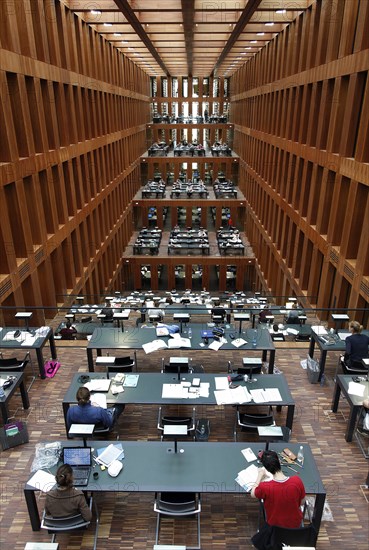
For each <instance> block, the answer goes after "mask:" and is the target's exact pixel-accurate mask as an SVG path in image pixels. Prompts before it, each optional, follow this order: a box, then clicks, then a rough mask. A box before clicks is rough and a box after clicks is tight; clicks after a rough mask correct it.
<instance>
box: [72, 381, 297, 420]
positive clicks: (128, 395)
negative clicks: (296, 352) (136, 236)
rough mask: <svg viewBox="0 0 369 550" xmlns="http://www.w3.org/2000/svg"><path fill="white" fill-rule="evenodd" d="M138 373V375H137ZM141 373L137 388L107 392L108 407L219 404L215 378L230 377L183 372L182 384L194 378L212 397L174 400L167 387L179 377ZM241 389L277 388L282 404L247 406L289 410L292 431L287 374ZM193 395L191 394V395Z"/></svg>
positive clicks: (74, 387)
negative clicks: (206, 388) (164, 391)
mask: <svg viewBox="0 0 369 550" xmlns="http://www.w3.org/2000/svg"><path fill="white" fill-rule="evenodd" d="M135 374H136V373H135ZM137 374H139V379H138V384H137V386H136V387H135V388H132V387H125V388H124V391H123V392H121V393H118V394H116V395H113V393H112V392H111V390H110V389H109V391H108V392H106V401H107V405H108V406H109V407H110V406H114V405H115V404H120V405H123V404H124V405H128V404H143V405H148V404H151V405H152V404H158V405H172V404H177V405H178V404H183V405H191V406H196V405H212V406H214V405H216V404H217V401H216V398H215V394H214V390H215V389H216V386H215V378H226V377H227V374H221V373H219V374H198V373H181V375H180V377H181V381H182V382H184V383H185V382H191V383H192V380H193V379H194V378H199V379H200V381H201V383H208V384H209V396H208V397H205V396H198V397H195V395H196V394H193V395H194V397H193V398H191V397H185V398H182V399H181V398H178V397H175V398H171V397H163V395H162V393H163V384H175V385H176V384H178V375H177V374H176V373H175V374H169V373H147V372H143V373H137ZM111 376H113V375H111ZM80 377H81V373H78V374H75V375H74V376H73V379H72V382H71V384H70V386H69V388H68V390H67V393H66V394H65V396H64V399H63V413H64V420H65V425H66V418H67V412H68V409H69V407H70V406H72V405H76V404H77V400H76V393H77V390H78V388H79V387H80V386H81V385H83V383H82V382H81V378H80ZM90 378H91V379H99V378H106V375H105V373H104V374H98V373H91V374H90ZM236 384H237V385H238V386H239V385H241V386H246V387H247V389H248V390H257V389H266V388H276V389H278V390H279V393H280V396H281V398H282V400H281V401H268V402H263V403H255V402H254V401H251V402H249V403H247V406H251V407H252V406H258V405H271V406H277V407H287V415H286V426H287V427H288V428H290V429H291V430H292V425H293V416H294V411H295V401H294V399H293V397H292V395H291V392H290V389H289V387H288V384H287V381H286V378H285V377H284V376H283V375H278V376H276V375H273V374H259V375H254V376H253V381H252V382H244V381H240V382H236ZM192 389H193V390H194V391H195V389H194V388H192ZM189 395H191V394H189Z"/></svg>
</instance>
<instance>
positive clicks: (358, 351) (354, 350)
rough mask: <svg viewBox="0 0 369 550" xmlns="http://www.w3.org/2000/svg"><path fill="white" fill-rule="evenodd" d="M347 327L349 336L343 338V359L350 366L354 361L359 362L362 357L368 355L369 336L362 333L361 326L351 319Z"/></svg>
mask: <svg viewBox="0 0 369 550" xmlns="http://www.w3.org/2000/svg"><path fill="white" fill-rule="evenodd" d="M349 329H350V332H351V336H348V337H347V338H346V340H345V346H346V352H345V361H346V363H347V364H348V365H349V366H351V367H352V366H353V364H354V363H361V360H362V359H364V358H367V357H369V353H368V348H369V336H367V335H366V334H362V330H363V326H362V325H360V323H358V322H357V321H351V322H350V324H349ZM360 366H363V365H360Z"/></svg>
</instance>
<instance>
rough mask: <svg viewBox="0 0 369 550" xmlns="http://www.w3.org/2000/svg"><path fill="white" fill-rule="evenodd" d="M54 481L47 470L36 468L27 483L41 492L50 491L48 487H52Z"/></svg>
mask: <svg viewBox="0 0 369 550" xmlns="http://www.w3.org/2000/svg"><path fill="white" fill-rule="evenodd" d="M55 483H56V482H55V477H54V476H53V475H52V474H50V473H48V472H44V470H37V472H36V473H35V474H33V476H32V477H31V479H30V480H29V481H27V485H30V486H31V487H34V488H35V489H38V490H39V491H42V492H43V493H47V492H48V491H50V489H52V488H53V487H54V485H55Z"/></svg>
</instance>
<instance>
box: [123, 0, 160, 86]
mask: <svg viewBox="0 0 369 550" xmlns="http://www.w3.org/2000/svg"><path fill="white" fill-rule="evenodd" d="M115 3H116V4H117V6H118V8H119V9H120V11H121V12H122V13H123V15H124V17H125V18H126V19H127V21H128V22H129V23H130V24H131V25H132V27H133V29H134V30H135V32H136V33H137V35H138V36H139V37H140V39H141V40H142V42H143V43H144V44H145V46H146V47H147V49H148V50H149V52H150V53H151V55H152V56H153V58H154V59H155V61H156V62H157V63H158V65H159V67H160V68H161V69H162V70H163V71H164V72H165V74H166V75H167V76H170V71H169V70H168V68H167V67H166V65H165V63H164V61H163V60H162V58H161V57H160V55H159V54H158V52H157V51H156V48H155V47H154V44H153V43H152V42H151V40H150V38H149V37H148V36H147V34H146V32H145V31H144V30H143V28H142V25H141V23H140V22H139V20H138V19H137V17H136V14H135V13H134V11H133V10H132V8H131V6H130V5H129V4H128V2H127V0H115Z"/></svg>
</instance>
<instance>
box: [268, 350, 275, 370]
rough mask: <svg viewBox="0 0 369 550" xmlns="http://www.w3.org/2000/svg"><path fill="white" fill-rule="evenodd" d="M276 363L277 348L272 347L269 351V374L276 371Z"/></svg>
mask: <svg viewBox="0 0 369 550" xmlns="http://www.w3.org/2000/svg"><path fill="white" fill-rule="evenodd" d="M274 363H275V349H272V350H270V352H269V367H268V374H273V372H274Z"/></svg>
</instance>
